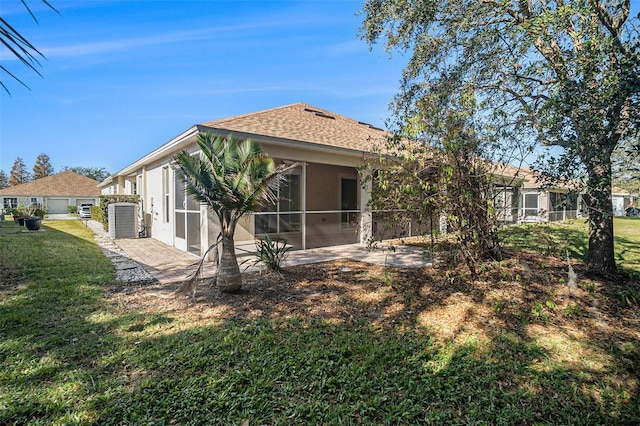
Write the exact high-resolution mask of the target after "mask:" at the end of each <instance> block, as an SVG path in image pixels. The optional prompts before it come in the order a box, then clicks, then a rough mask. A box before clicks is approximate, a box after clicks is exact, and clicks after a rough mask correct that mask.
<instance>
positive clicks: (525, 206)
mask: <svg viewBox="0 0 640 426" xmlns="http://www.w3.org/2000/svg"><path fill="white" fill-rule="evenodd" d="M498 169H499V170H497V171H496V172H494V175H495V176H496V178H495V179H494V180H495V189H496V192H495V195H494V206H495V207H496V209H497V211H498V219H499V220H500V221H501V222H502V223H524V222H557V221H561V220H566V219H574V218H576V217H580V211H581V204H582V200H581V198H580V195H579V191H578V190H577V189H575V188H574V189H573V190H572V189H571V188H569V187H561V186H558V187H551V188H540V186H539V185H538V183H537V180H536V176H535V172H534V171H533V170H531V169H528V168H520V169H518V168H516V167H513V166H511V165H502V166H500V167H498Z"/></svg>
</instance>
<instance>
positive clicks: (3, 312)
mask: <svg viewBox="0 0 640 426" xmlns="http://www.w3.org/2000/svg"><path fill="white" fill-rule="evenodd" d="M45 223H47V222H45ZM49 225H50V226H46V225H45V226H43V227H42V229H41V231H38V232H26V231H24V228H22V227H18V226H17V225H14V224H12V223H5V224H4V227H3V229H2V231H1V234H0V265H2V271H3V272H4V273H2V274H1V275H0V372H1V376H0V408H2V409H1V410H0V424H33V423H34V422H36V423H37V422H41V423H43V424H52V423H53V424H55V423H59V424H72V423H83V421H80V420H79V419H82V418H91V414H90V413H91V411H92V410H93V409H92V405H94V404H96V403H97V401H98V400H101V399H102V398H104V392H107V391H108V389H109V387H110V383H112V382H113V381H117V377H118V376H119V375H120V374H121V373H122V371H123V370H124V369H125V367H124V366H123V365H122V361H125V360H126V355H125V354H123V353H122V347H123V345H125V343H126V337H125V336H123V335H122V334H121V333H120V331H121V330H122V329H127V328H128V327H131V326H132V325H136V324H140V323H142V322H143V321H147V322H153V321H167V320H166V316H165V315H155V316H154V315H149V314H128V315H125V316H122V317H117V316H113V315H109V314H108V308H107V309H105V305H104V301H103V295H104V287H103V286H104V285H105V284H111V283H112V281H113V266H112V265H111V263H110V262H109V261H108V260H107V259H106V258H105V257H104V255H103V254H102V253H101V252H100V250H99V249H98V248H97V246H96V244H95V243H93V242H92V238H93V236H92V234H91V233H90V231H88V232H89V233H86V232H85V233H84V234H83V236H84V238H79V237H74V236H73V235H71V234H70V233H69V232H66V231H65V230H67V229H73V227H74V226H77V225H78V224H77V223H75V224H73V223H56V224H52V223H51V222H49ZM57 227H59V228H60V229H56V228H57ZM69 227H71V228H69ZM75 232H80V233H82V230H80V231H78V229H77V228H76V229H75ZM7 271H11V273H6V272H7ZM103 317H106V318H109V320H108V321H103V320H101V318H103ZM100 405H102V404H100Z"/></svg>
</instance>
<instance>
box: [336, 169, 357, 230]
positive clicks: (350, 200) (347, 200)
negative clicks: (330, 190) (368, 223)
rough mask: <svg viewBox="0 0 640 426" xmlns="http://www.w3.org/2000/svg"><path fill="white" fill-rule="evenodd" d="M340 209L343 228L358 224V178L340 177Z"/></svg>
mask: <svg viewBox="0 0 640 426" xmlns="http://www.w3.org/2000/svg"><path fill="white" fill-rule="evenodd" d="M340 210H343V212H342V213H341V225H342V228H343V229H346V228H355V227H357V226H358V211H357V210H358V180H357V179H347V178H342V179H341V180H340Z"/></svg>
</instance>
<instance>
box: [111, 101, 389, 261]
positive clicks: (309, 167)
mask: <svg viewBox="0 0 640 426" xmlns="http://www.w3.org/2000/svg"><path fill="white" fill-rule="evenodd" d="M201 132H211V133H214V134H216V135H220V136H223V137H226V136H228V135H229V134H233V135H234V136H235V137H236V138H238V139H239V140H243V139H247V138H251V139H254V140H255V141H257V142H259V143H260V144H261V145H262V147H263V149H264V151H265V152H266V153H267V154H268V155H270V156H271V157H273V158H274V159H275V160H276V162H277V163H297V164H298V167H297V168H296V169H295V170H294V171H293V172H292V173H291V174H289V175H288V176H287V177H286V182H285V184H284V185H282V186H281V187H280V193H279V198H280V201H279V202H278V204H277V205H276V206H273V207H272V208H269V209H268V211H264V212H260V213H255V214H249V215H247V216H245V217H244V218H243V219H242V220H241V222H240V223H239V224H238V228H237V230H236V242H237V244H238V246H239V247H240V248H242V247H247V248H248V249H251V250H253V249H254V241H255V239H256V238H259V237H261V236H264V235H265V234H267V233H268V234H269V235H270V236H271V237H274V238H277V237H280V238H283V239H286V240H287V241H288V243H289V244H291V245H292V246H293V247H294V248H296V249H307V248H314V247H324V246H333V245H340V244H348V243H355V242H359V241H365V240H366V239H367V237H368V235H367V232H366V231H365V232H362V230H363V229H369V230H370V229H371V228H372V227H371V222H372V215H371V212H370V211H368V210H367V209H368V208H367V201H368V199H369V195H368V191H365V190H363V189H362V188H361V184H360V178H359V176H358V170H357V167H358V166H360V165H361V164H362V162H363V159H364V158H365V157H366V156H368V155H369V152H371V150H372V146H373V145H374V144H378V143H381V142H383V141H384V139H385V137H386V136H387V133H386V132H385V131H384V130H382V129H379V128H376V127H374V126H372V125H369V124H367V123H363V122H359V121H357V120H353V119H350V118H347V117H344V116H341V115H338V114H335V113H332V112H329V111H326V110H322V109H319V108H316V107H313V106H310V105H307V104H304V103H296V104H293V105H287V106H283V107H279V108H274V109H269V110H265V111H260V112H256V113H252V114H246V115H240V116H236V117H231V118H225V119H222V120H216V121H211V122H208V123H203V124H198V125H195V126H193V127H191V128H189V129H187V130H186V131H184V132H183V133H181V134H180V135H178V136H176V137H175V138H173V139H171V140H170V141H169V142H167V143H165V144H164V145H162V146H160V147H159V148H157V149H156V150H154V151H153V152H151V153H149V154H148V155H146V156H144V157H143V158H141V159H139V160H138V161H136V162H134V163H132V164H131V165H129V166H127V167H125V168H124V169H122V170H120V171H119V172H118V173H116V174H114V175H113V176H111V177H109V178H108V179H106V180H105V181H104V182H102V183H101V184H100V187H101V189H102V194H138V195H140V201H141V206H140V210H141V211H142V215H141V217H142V222H143V226H144V227H146V228H147V235H150V236H152V237H153V238H155V239H158V240H160V241H163V242H165V243H166V244H169V245H171V246H174V247H177V248H179V249H181V250H184V251H187V252H190V253H193V254H195V255H200V254H202V253H203V252H204V251H205V250H206V249H207V248H208V247H209V245H210V244H212V243H213V242H215V239H216V237H217V234H218V225H217V218H214V217H213V215H212V214H211V213H210V212H208V211H207V208H206V206H202V205H200V204H199V203H197V202H195V200H193V199H192V198H191V197H190V196H187V195H186V192H185V187H184V184H183V183H182V181H181V180H180V179H177V178H176V172H175V170H174V169H173V167H172V166H171V161H172V157H173V156H174V155H175V154H176V153H177V152H178V151H180V150H183V149H186V150H188V151H190V152H194V153H195V152H197V151H198V147H197V143H196V138H197V135H198V133H201Z"/></svg>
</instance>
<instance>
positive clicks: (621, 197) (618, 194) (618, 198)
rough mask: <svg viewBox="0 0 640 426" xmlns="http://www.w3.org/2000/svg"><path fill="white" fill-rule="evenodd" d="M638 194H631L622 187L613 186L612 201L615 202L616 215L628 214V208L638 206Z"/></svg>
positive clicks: (614, 211) (614, 210) (614, 212)
mask: <svg viewBox="0 0 640 426" xmlns="http://www.w3.org/2000/svg"><path fill="white" fill-rule="evenodd" d="M637 200H638V196H637V195H636V194H631V193H629V191H626V190H624V189H622V188H617V187H615V186H614V187H613V188H612V189H611V202H612V203H613V214H614V215H615V216H626V215H627V208H628V207H629V206H631V207H638V202H637Z"/></svg>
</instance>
